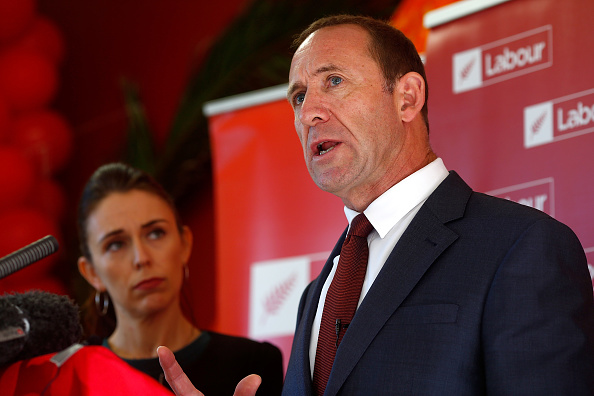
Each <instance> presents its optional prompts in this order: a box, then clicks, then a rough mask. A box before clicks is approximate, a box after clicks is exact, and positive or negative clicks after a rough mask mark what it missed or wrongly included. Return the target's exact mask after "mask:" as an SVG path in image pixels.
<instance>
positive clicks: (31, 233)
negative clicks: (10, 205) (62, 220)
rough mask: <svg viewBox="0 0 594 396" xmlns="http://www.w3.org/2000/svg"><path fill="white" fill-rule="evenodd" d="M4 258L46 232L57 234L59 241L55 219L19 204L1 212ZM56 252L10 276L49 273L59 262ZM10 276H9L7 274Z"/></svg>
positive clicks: (0, 250)
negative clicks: (17, 206)
mask: <svg viewBox="0 0 594 396" xmlns="http://www.w3.org/2000/svg"><path fill="white" fill-rule="evenodd" d="M0 224H2V227H1V228H0V257H4V256H6V255H8V254H10V253H13V252H15V251H17V250H19V249H21V248H23V247H25V246H27V245H29V244H31V243H33V242H35V241H37V240H39V239H41V238H43V237H45V236H46V235H53V236H54V237H55V238H56V239H57V240H58V241H59V242H60V240H61V236H60V235H59V229H58V226H57V225H56V223H55V222H54V220H53V219H51V218H50V217H49V216H48V215H45V214H43V213H41V212H39V211H38V210H35V209H31V208H26V207H19V208H14V209H12V210H9V211H4V212H2V213H0ZM57 259H58V253H57V252H56V253H54V254H52V255H50V256H48V257H46V258H44V259H41V260H39V261H38V262H36V263H33V264H31V265H29V266H27V267H26V268H24V269H21V270H19V271H17V272H15V273H14V274H11V275H9V276H10V277H11V278H12V279H13V280H18V279H19V278H21V279H40V278H43V277H45V276H47V275H48V274H49V273H50V271H51V269H52V268H53V266H54V264H55V263H56V262H57ZM7 278H8V277H7Z"/></svg>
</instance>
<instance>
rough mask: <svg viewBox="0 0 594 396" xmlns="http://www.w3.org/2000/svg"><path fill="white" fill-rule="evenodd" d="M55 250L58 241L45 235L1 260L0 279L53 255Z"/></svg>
mask: <svg viewBox="0 0 594 396" xmlns="http://www.w3.org/2000/svg"><path fill="white" fill-rule="evenodd" d="M57 250H58V241H57V240H56V238H54V237H53V236H51V235H47V236H45V237H43V238H41V239H39V240H38V241H35V242H33V243H31V244H29V245H27V246H25V247H23V248H21V249H19V250H17V251H16V252H13V253H11V254H9V255H8V256H5V257H3V258H1V259H0V279H2V278H4V277H7V276H8V275H10V274H12V273H14V272H17V271H18V270H20V269H23V268H25V267H26V266H28V265H30V264H33V263H34V262H36V261H39V260H41V259H42V258H44V257H47V256H49V255H50V254H52V253H55V252H56V251H57Z"/></svg>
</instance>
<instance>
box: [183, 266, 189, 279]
mask: <svg viewBox="0 0 594 396" xmlns="http://www.w3.org/2000/svg"><path fill="white" fill-rule="evenodd" d="M184 279H185V280H188V279H190V267H189V266H188V264H184Z"/></svg>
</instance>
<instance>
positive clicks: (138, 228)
mask: <svg viewBox="0 0 594 396" xmlns="http://www.w3.org/2000/svg"><path fill="white" fill-rule="evenodd" d="M87 243H88V246H89V250H90V252H91V258H92V262H89V261H88V260H87V259H86V258H84V257H81V258H80V259H79V270H80V272H81V274H82V275H83V276H84V277H85V279H87V281H88V282H89V283H90V284H91V285H93V286H94V287H95V289H97V290H99V291H107V292H108V293H109V295H110V297H111V300H112V303H113V304H114V308H115V309H116V315H117V316H118V320H119V319H120V318H121V316H122V315H129V316H132V317H137V318H138V317H144V316H147V315H151V314H153V313H156V312H158V311H161V310H165V309H167V308H168V307H170V306H172V305H173V304H179V294H180V290H181V286H182V282H183V272H184V271H183V266H184V265H185V264H186V263H187V261H188V258H189V256H190V252H191V248H192V235H191V232H190V230H189V229H188V228H187V227H184V230H183V232H182V233H181V234H180V232H179V230H178V228H177V224H176V222H175V215H174V213H173V211H172V210H171V208H170V207H169V205H168V204H167V202H166V201H165V200H163V199H162V198H161V197H159V196H158V195H155V194H152V193H149V192H146V191H142V190H132V191H129V192H125V193H112V194H110V195H108V196H107V197H106V198H104V199H103V200H102V201H101V202H100V203H99V205H97V207H96V208H95V209H94V210H93V211H92V212H91V214H90V216H89V218H88V221H87Z"/></svg>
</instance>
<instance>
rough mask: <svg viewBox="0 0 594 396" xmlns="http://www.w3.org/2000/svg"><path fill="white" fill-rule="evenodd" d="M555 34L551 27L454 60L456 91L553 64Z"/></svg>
mask: <svg viewBox="0 0 594 396" xmlns="http://www.w3.org/2000/svg"><path fill="white" fill-rule="evenodd" d="M552 37H553V34H552V27H551V26H550V25H547V26H542V27H539V28H536V29H532V30H530V31H527V32H522V33H518V34H515V35H513V36H511V37H505V38H502V39H499V40H497V41H495V42H492V43H489V44H484V45H481V46H479V47H475V48H471V49H468V50H465V51H462V52H457V53H455V54H454V55H453V57H452V62H453V66H452V70H453V76H452V77H453V78H452V81H453V91H454V93H459V92H464V91H468V90H471V89H477V88H481V87H484V86H487V85H491V84H495V83H498V82H501V81H505V80H509V79H511V78H515V77H519V76H521V75H524V74H527V73H533V72H535V71H537V70H540V69H543V68H546V67H550V66H551V65H552V64H553V39H552Z"/></svg>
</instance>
